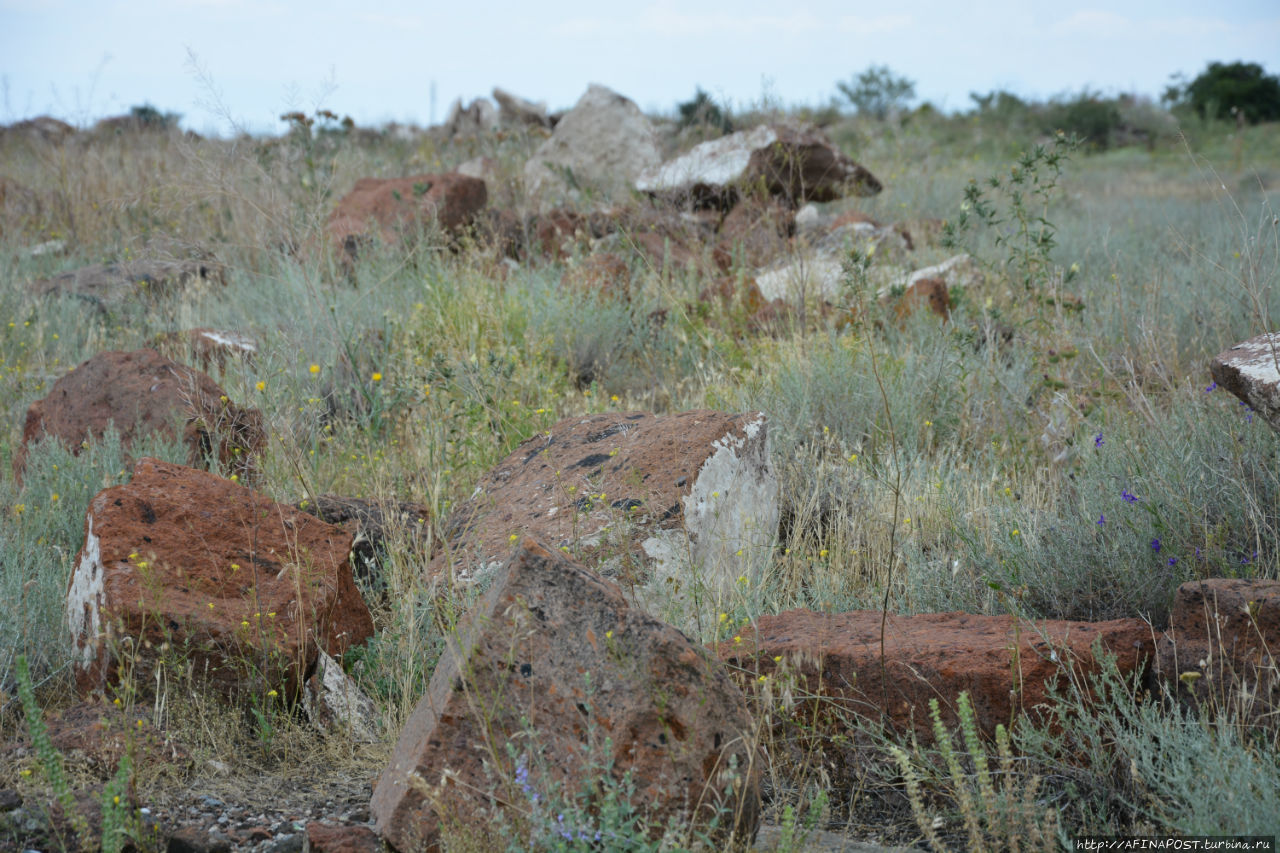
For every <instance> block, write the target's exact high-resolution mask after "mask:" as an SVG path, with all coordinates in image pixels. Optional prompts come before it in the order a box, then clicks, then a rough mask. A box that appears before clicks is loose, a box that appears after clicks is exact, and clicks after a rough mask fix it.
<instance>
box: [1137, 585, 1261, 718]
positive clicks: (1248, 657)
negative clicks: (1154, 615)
mask: <svg viewBox="0 0 1280 853" xmlns="http://www.w3.org/2000/svg"><path fill="white" fill-rule="evenodd" d="M1278 650H1280V581H1274V580H1242V579H1236V578H1210V579H1208V580H1202V581H1189V582H1187V583H1184V584H1183V585H1182V586H1180V587H1178V592H1177V595H1176V596H1175V597H1174V601H1173V610H1172V612H1171V613H1170V616H1169V630H1168V631H1167V632H1166V633H1165V635H1164V636H1163V637H1162V638H1161V642H1160V644H1159V645H1158V647H1157V653H1158V654H1157V660H1156V671H1157V674H1158V676H1159V678H1160V680H1161V681H1162V682H1163V683H1164V685H1165V686H1166V688H1167V689H1168V691H1169V692H1170V693H1171V694H1172V695H1174V696H1176V697H1178V698H1179V699H1180V700H1182V701H1183V702H1184V703H1186V704H1187V705H1189V706H1191V707H1196V708H1212V709H1214V710H1227V709H1230V710H1232V711H1235V712H1238V713H1239V719H1241V720H1250V721H1254V722H1257V721H1260V720H1265V719H1267V718H1269V717H1270V718H1274V716H1275V714H1276V711H1277V709H1280V658H1278V657H1277V655H1280V651H1278Z"/></svg>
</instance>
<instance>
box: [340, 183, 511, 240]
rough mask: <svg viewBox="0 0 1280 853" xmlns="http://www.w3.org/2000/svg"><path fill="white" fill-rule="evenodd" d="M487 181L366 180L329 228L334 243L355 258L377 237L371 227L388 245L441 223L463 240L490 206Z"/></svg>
mask: <svg viewBox="0 0 1280 853" xmlns="http://www.w3.org/2000/svg"><path fill="white" fill-rule="evenodd" d="M488 200H489V195H488V192H487V190H486V189H485V184H484V181H482V180H479V179H477V178H470V177H467V176H466V175H459V174H457V173H456V172H447V173H444V174H422V175H410V176H409V177H407V178H386V179H380V178H361V179H360V180H358V181H356V185H355V187H354V188H353V189H352V190H351V192H349V193H347V194H346V195H345V196H343V197H342V199H341V200H340V201H339V202H338V205H337V207H335V208H334V210H333V213H332V214H330V216H329V222H328V225H326V226H325V230H326V232H327V233H328V235H329V239H330V241H331V242H332V243H333V245H335V246H339V247H341V248H342V249H343V251H344V252H345V253H346V257H347V258H348V259H349V260H354V259H355V257H356V256H357V255H358V254H359V251H360V247H361V246H362V245H365V244H367V243H368V242H369V241H370V239H371V230H370V226H371V224H372V225H373V226H376V228H375V229H374V230H375V231H376V233H377V234H378V236H379V237H380V238H381V240H382V242H383V243H384V244H385V245H391V246H394V245H399V243H400V241H401V240H402V239H403V238H405V237H410V236H414V235H415V234H416V232H418V231H421V230H422V229H424V228H427V227H428V226H430V225H432V224H433V223H434V224H436V225H438V227H439V228H440V230H441V231H442V232H444V234H445V235H446V236H447V237H450V238H457V237H459V236H461V234H462V233H463V232H464V231H465V229H466V228H467V227H468V226H470V225H471V224H472V222H473V221H474V220H475V218H476V216H477V215H478V214H479V213H480V211H481V210H483V209H484V206H485V205H486V204H487V203H488Z"/></svg>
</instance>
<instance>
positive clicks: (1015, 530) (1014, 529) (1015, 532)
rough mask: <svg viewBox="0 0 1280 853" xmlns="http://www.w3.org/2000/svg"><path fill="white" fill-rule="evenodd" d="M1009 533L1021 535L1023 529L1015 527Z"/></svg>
mask: <svg viewBox="0 0 1280 853" xmlns="http://www.w3.org/2000/svg"><path fill="white" fill-rule="evenodd" d="M1009 535H1010V536H1021V535H1022V531H1021V530H1019V529H1018V528H1016V527H1015V528H1013V532H1012V533H1010V534H1009Z"/></svg>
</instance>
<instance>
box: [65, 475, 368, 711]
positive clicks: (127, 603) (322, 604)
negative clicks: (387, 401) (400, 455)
mask: <svg viewBox="0 0 1280 853" xmlns="http://www.w3.org/2000/svg"><path fill="white" fill-rule="evenodd" d="M350 547H351V536H350V534H348V533H346V532H345V531H343V530H341V529H340V528H337V527H334V526H332V525H328V524H325V523H324V522H322V521H320V520H318V519H316V518H314V517H312V516H310V515H307V514H306V513H302V512H299V511H297V510H295V509H293V508H292V507H288V506H283V505H281V504H277V503H275V502H273V501H271V500H270V499H269V498H267V497H265V496H264V495H260V494H258V493H256V492H253V491H251V490H250V489H246V488H244V487H242V486H239V485H237V484H235V483H233V482H230V481H228V480H224V479H222V478H220V477H217V476H214V475H212V474H209V473H206V472H203V471H196V470H194V469H191V468H184V467H183V466H181V465H172V464H170V463H167V462H161V461H159V460H156V459H150V458H145V459H142V460H141V461H139V462H138V464H137V465H136V466H135V467H134V471H133V479H132V480H131V481H130V482H129V483H128V484H126V485H122V486H115V487H112V488H109V489H105V490H103V491H101V492H99V493H98V494H97V495H96V496H95V497H94V499H93V500H92V501H91V502H90V504H89V510H88V512H87V513H86V515H85V541H84V547H83V548H81V550H80V553H79V555H78V556H77V557H76V561H75V565H74V568H73V570H72V575H71V582H70V584H69V587H68V591H67V603H66V619H67V625H68V627H69V629H70V631H71V637H72V641H73V642H74V644H75V649H76V654H75V657H74V668H75V673H76V681H77V683H78V684H79V686H80V688H81V690H84V691H89V690H101V689H102V688H104V687H105V686H106V685H107V684H109V683H111V682H112V681H113V680H114V670H115V668H116V660H117V658H118V657H119V656H124V655H127V656H129V657H130V659H131V666H132V672H133V679H134V682H135V683H136V684H137V685H139V686H145V685H147V684H150V683H151V675H150V673H151V671H152V670H153V669H154V668H155V666H156V665H157V661H158V660H161V659H162V656H163V655H165V654H181V655H185V656H187V659H189V660H190V661H191V663H192V665H193V666H195V672H197V673H199V674H201V675H205V676H206V677H207V678H208V679H209V680H210V681H211V682H212V683H213V684H214V685H215V686H216V687H218V688H219V689H221V690H222V691H223V692H224V693H227V694H229V695H233V696H234V695H238V694H244V693H245V692H247V691H250V690H253V691H260V692H261V693H266V692H267V691H269V690H275V691H277V692H279V693H282V694H283V697H282V700H286V701H287V700H288V699H290V698H292V697H295V696H297V694H298V690H299V688H300V686H301V684H302V681H303V680H304V678H305V676H306V674H307V673H308V672H309V671H310V670H311V667H312V666H313V664H314V662H315V660H316V656H317V654H318V651H319V650H320V649H323V650H324V651H326V652H327V653H329V654H331V655H335V656H339V655H342V654H343V653H344V652H345V651H346V650H347V649H348V648H350V647H351V646H353V645H358V644H360V643H362V642H364V640H366V639H368V637H369V636H370V635H372V633H373V622H372V620H371V619H370V616H369V611H368V609H367V608H366V607H365V604H364V601H363V600H361V598H360V593H359V591H358V590H357V589H356V586H355V581H354V580H353V579H352V576H351V566H350V564H349V563H348V561H347V555H348V553H349V552H350ZM260 698H261V697H260Z"/></svg>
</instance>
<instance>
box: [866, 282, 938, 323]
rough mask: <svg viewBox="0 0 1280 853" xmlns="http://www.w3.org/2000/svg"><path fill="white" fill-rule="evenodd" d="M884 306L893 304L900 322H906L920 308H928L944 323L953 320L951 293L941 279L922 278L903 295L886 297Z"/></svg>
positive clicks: (883, 299) (882, 300) (882, 301)
mask: <svg viewBox="0 0 1280 853" xmlns="http://www.w3.org/2000/svg"><path fill="white" fill-rule="evenodd" d="M880 301H881V303H882V304H892V305H893V313H894V314H895V315H896V316H897V318H898V320H900V321H901V320H905V319H906V318H907V317H908V316H909V315H911V314H914V313H916V311H917V310H919V309H920V308H928V309H929V311H931V312H932V313H933V314H935V315H937V316H939V317H941V318H942V319H943V320H944V321H946V320H949V319H951V292H950V291H949V290H948V289H947V283H946V282H945V281H943V280H942V279H940V278H921V279H917V280H915V281H913V282H912V283H911V284H910V285H909V286H908V287H907V289H906V290H904V291H903V292H902V294H901V295H899V296H897V297H894V296H893V295H886V296H885V297H882V298H881V300H880Z"/></svg>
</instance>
